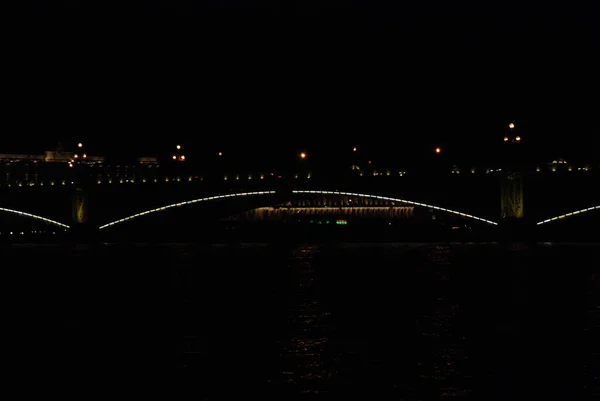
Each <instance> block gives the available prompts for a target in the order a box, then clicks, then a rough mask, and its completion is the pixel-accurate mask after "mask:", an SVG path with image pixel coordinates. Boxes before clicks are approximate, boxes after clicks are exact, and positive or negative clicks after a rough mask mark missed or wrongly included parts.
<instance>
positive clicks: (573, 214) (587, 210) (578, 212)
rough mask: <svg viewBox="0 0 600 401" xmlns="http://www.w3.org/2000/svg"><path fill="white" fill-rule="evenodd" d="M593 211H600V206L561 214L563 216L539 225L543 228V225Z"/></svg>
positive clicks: (541, 222) (544, 221)
mask: <svg viewBox="0 0 600 401" xmlns="http://www.w3.org/2000/svg"><path fill="white" fill-rule="evenodd" d="M592 210H600V205H598V206H591V207H588V208H585V209H580V210H576V211H574V212H569V213H565V214H561V215H558V216H555V217H552V218H551V219H546V220H542V221H540V222H538V223H537V225H538V226H541V225H542V224H546V223H551V222H553V221H556V220H562V219H564V218H567V217H571V216H575V215H577V214H581V213H586V212H591V211H592Z"/></svg>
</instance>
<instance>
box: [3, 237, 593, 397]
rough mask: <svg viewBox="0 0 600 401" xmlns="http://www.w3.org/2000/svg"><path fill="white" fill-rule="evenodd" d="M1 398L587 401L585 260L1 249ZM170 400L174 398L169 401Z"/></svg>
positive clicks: (391, 251)
mask: <svg viewBox="0 0 600 401" xmlns="http://www.w3.org/2000/svg"><path fill="white" fill-rule="evenodd" d="M1 251H2V254H3V261H4V262H3V263H2V266H3V268H2V273H3V280H2V281H3V283H4V293H5V294H7V295H8V297H7V300H6V305H8V308H7V309H8V311H9V312H8V313H7V316H8V318H7V320H5V321H6V322H7V324H6V326H5V334H6V336H7V337H6V338H7V341H6V342H5V343H6V344H8V353H7V355H8V356H9V358H8V361H9V366H10V371H11V373H12V376H13V377H14V383H18V384H19V386H20V388H22V389H24V390H27V391H42V393H44V394H51V393H54V392H58V393H59V394H67V393H73V394H75V395H76V396H78V397H81V398H88V397H89V396H93V395H97V394H98V393H100V392H106V394H107V395H109V396H114V397H116V396H121V395H124V392H125V391H132V392H133V394H138V395H140V393H141V392H142V391H149V392H150V393H153V392H154V391H155V389H156V391H158V388H160V389H161V390H163V391H164V390H166V391H167V392H168V393H167V394H170V397H171V398H178V397H176V396H175V395H174V394H175V393H181V394H186V397H187V398H189V399H199V400H213V399H214V400H216V399H241V397H244V398H252V399H255V398H257V399H273V400H275V399H278V400H282V399H297V398H303V399H304V398H315V399H344V398H346V399H348V398H350V399H360V400H437V399H441V398H445V397H458V398H470V399H481V400H521V399H522V400H525V399H528V400H530V399H540V400H541V399H546V398H548V399H550V397H552V399H560V400H570V401H573V400H588V399H589V400H592V399H598V398H594V397H598V395H599V393H598V388H599V387H600V378H599V376H600V360H599V359H598V352H600V346H599V341H598V338H600V336H599V334H600V288H599V280H600V278H599V273H600V245H598V244H537V245H526V244H509V245H500V244H493V243H490V244H442V243H440V244H416V243H328V244H316V243H314V244H313V243H305V244H287V243H237V244H213V245H204V244H162V245H153V246H150V245H145V244H137V245H131V244H130V245H127V246H119V245H106V244H105V245H99V246H72V245H64V246H49V245H48V246H39V245H30V246H28V245H19V246H13V247H4V248H2V250H1ZM187 398H186V399H187Z"/></svg>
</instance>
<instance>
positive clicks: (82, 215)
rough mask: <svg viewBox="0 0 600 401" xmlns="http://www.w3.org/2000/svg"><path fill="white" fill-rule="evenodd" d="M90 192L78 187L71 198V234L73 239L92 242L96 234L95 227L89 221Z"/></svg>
mask: <svg viewBox="0 0 600 401" xmlns="http://www.w3.org/2000/svg"><path fill="white" fill-rule="evenodd" d="M88 202H89V200H88V193H87V191H86V190H84V189H83V188H76V189H75V191H74V192H73V195H72V198H71V209H72V220H73V224H72V225H71V229H70V236H71V238H72V240H73V241H77V242H90V241H92V240H93V238H94V237H95V234H96V230H95V227H93V224H91V223H90V222H89V212H88Z"/></svg>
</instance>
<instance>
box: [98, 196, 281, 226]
mask: <svg viewBox="0 0 600 401" xmlns="http://www.w3.org/2000/svg"><path fill="white" fill-rule="evenodd" d="M274 193H275V191H256V192H239V193H234V194H226V195H216V196H207V197H205V198H199V199H193V200H191V201H185V202H178V203H173V204H171V205H167V206H161V207H157V208H155V209H150V210H146V211H144V212H141V213H136V214H133V215H131V216H128V217H124V218H122V219H119V220H115V221H112V222H110V223H107V224H104V225H102V226H100V227H98V230H103V229H105V228H106V227H110V226H114V225H115V224H119V223H124V222H126V221H129V220H133V219H135V218H137V217H141V216H145V215H148V214H151V213H156V212H162V211H163V210H167V209H170V208H173V207H181V206H187V205H191V204H193V203H198V202H205V201H209V200H213V199H225V198H232V197H235V196H253V195H273V194H274Z"/></svg>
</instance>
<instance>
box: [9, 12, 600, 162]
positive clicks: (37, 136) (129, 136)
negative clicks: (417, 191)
mask: <svg viewBox="0 0 600 401" xmlns="http://www.w3.org/2000/svg"><path fill="white" fill-rule="evenodd" d="M30 3H31V4H35V2H30ZM38 3H39V4H42V6H38V7H32V8H29V9H25V10H22V12H21V13H18V14H16V15H15V16H14V18H12V19H11V20H10V21H8V23H7V24H6V25H5V28H3V29H4V38H5V40H7V42H8V44H7V46H6V47H5V49H4V50H3V53H4V56H5V57H3V60H4V61H3V65H4V67H5V68H3V69H4V71H3V73H2V74H3V76H4V84H3V86H4V90H3V92H4V98H5V100H6V102H5V104H4V106H3V108H4V113H2V114H3V115H4V117H3V124H2V126H3V128H2V139H1V142H0V147H2V148H6V149H0V151H4V150H6V151H26V150H29V149H32V148H35V149H36V150H45V149H47V148H50V147H53V146H54V145H55V144H56V143H57V142H58V141H63V142H65V143H72V142H74V141H77V140H84V141H86V143H87V144H89V146H90V148H92V149H94V150H97V151H98V152H107V151H116V150H121V151H129V150H130V149H135V152H136V153H140V154H141V153H146V154H148V153H156V152H157V149H161V150H162V149H166V148H169V147H170V146H172V145H173V144H174V143H175V142H182V143H185V144H186V145H188V146H190V147H194V148H195V149H200V148H203V149H213V148H214V149H217V148H219V149H220V148H227V149H231V150H232V151H234V150H235V151H237V152H247V151H248V150H252V151H256V152H262V153H265V154H267V153H282V154H287V152H295V150H296V149H308V150H309V151H312V152H315V151H317V152H322V153H327V152H331V154H335V152H336V151H342V150H343V149H344V148H346V149H347V148H349V147H352V146H355V145H356V146H361V149H362V148H364V149H369V151H370V152H373V153H374V154H379V153H381V154H382V155H388V156H389V155H397V157H406V158H410V157H412V158H414V157H419V155H420V154H421V153H420V152H424V151H429V149H430V148H431V146H435V145H438V144H441V145H443V146H444V147H445V149H447V150H448V151H449V152H450V151H451V152H453V154H455V155H457V157H458V156H460V155H463V154H464V155H469V157H473V155H480V157H485V155H486V152H493V149H495V147H496V146H497V144H498V141H499V140H501V138H502V136H503V134H504V130H505V127H506V125H507V123H508V122H509V121H515V122H516V123H517V124H518V127H519V128H521V129H522V130H523V131H522V132H523V135H524V137H526V138H527V142H528V144H529V146H530V147H531V148H532V149H533V150H536V151H538V152H539V153H540V155H542V154H543V155H544V156H543V157H546V155H547V156H548V157H556V156H558V155H563V156H565V157H571V156H573V157H575V156H577V157H592V158H595V159H598V158H599V147H600V143H599V142H600V140H599V139H597V136H598V134H599V133H600V123H599V121H598V110H600V104H599V103H600V100H599V95H598V93H600V92H599V91H598V89H599V88H600V85H599V78H598V76H599V74H598V71H599V70H600V68H599V67H600V66H599V64H598V61H597V60H596V59H597V58H598V56H597V55H598V54H600V45H599V40H600V31H599V28H598V24H597V22H596V20H595V17H594V16H597V15H600V14H599V13H598V9H592V8H591V7H592V6H585V7H584V6H577V5H575V3H573V2H558V3H556V4H554V5H548V4H545V3H542V4H536V5H533V4H531V3H528V2H516V4H514V5H513V4H511V3H510V2H505V1H486V2H477V3H485V5H483V6H482V5H477V6H475V5H472V4H467V3H461V4H459V5H456V4H446V3H455V2H417V1H414V2H410V1H408V2H406V1H405V2H393V1H389V2H386V1H353V2H347V1H344V2H342V1H337V2H335V1H324V2H323V1H314V0H313V1H302V2H300V1H297V2H293V1H282V2H277V1H254V2H247V1H241V0H238V1H216V0H214V1H205V2H196V1H192V0H190V1H188V2H167V1H163V2H160V1H147V2H138V3H137V4H138V6H136V7H132V6H131V7H129V8H127V9H125V8H123V7H122V6H120V7H119V6H115V7H114V8H111V7H109V6H106V5H105V4H106V3H105V2H102V3H100V2H97V3H96V4H99V5H98V6H96V7H94V6H93V4H94V2H91V3H90V2H80V3H84V4H87V5H88V6H87V7H84V8H82V7H78V6H77V4H78V2H77V1H70V2H64V4H65V5H66V7H63V8H56V7H54V8H50V7H47V6H43V5H45V4H47V2H42V1H40V2H38ZM396 3H401V4H402V5H401V6H393V5H392V4H396ZM425 3H426V5H424V4H425ZM559 3H562V4H559ZM89 4H92V6H89ZM161 4H163V5H164V4H169V5H171V7H162V8H161V7H160V5H161ZM173 4H176V5H177V7H173V6H172V5H173ZM294 4H302V6H294ZM342 4H352V5H351V6H345V7H340V5H342ZM102 5H104V6H102ZM282 5H283V6H282ZM317 5H321V7H317ZM540 157H541V156H540Z"/></svg>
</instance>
